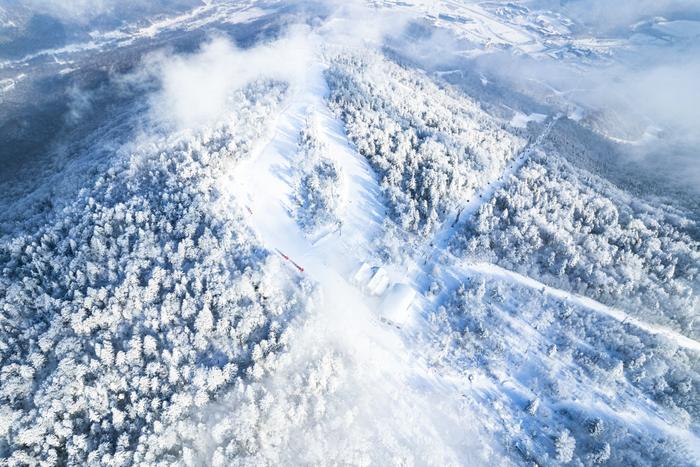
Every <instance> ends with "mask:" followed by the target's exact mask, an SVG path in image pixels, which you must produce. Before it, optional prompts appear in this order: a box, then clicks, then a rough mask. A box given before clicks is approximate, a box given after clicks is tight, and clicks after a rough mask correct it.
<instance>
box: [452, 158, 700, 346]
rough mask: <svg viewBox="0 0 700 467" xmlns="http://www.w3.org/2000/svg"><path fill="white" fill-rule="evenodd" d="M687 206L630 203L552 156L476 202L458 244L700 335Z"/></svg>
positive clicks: (698, 251) (695, 248)
mask: <svg viewBox="0 0 700 467" xmlns="http://www.w3.org/2000/svg"><path fill="white" fill-rule="evenodd" d="M694 229H697V226H696V223H695V222H694V221H693V220H692V219H690V218H688V217H687V216H686V215H684V213H682V212H677V211H676V210H674V209H671V208H668V207H666V208H665V207H664V206H650V205H649V204H646V203H644V202H643V201H641V200H636V199H634V198H633V197H631V196H629V195H626V194H625V193H623V192H621V191H619V190H616V189H615V188H614V187H613V186H611V185H610V184H609V183H606V182H605V181H603V180H601V179H600V178H598V177H596V176H595V175H592V174H590V173H586V172H584V171H582V170H575V169H574V168H573V167H572V166H571V164H569V163H567V162H566V161H565V160H564V159H563V158H561V157H560V156H558V155H557V154H556V153H548V154H540V155H538V156H537V157H534V158H532V159H531V161H530V162H528V163H527V164H526V165H525V167H523V168H522V170H521V171H520V172H519V174H518V176H517V177H513V179H511V180H510V181H509V183H508V184H507V186H505V187H504V188H503V189H501V190H499V191H498V192H496V193H495V195H494V197H493V198H492V199H490V200H489V201H488V202H487V203H484V204H483V205H481V207H480V208H479V211H478V213H477V214H476V215H475V216H474V218H473V219H471V220H470V221H469V222H468V224H467V226H466V228H465V231H464V232H463V234H462V236H461V237H459V238H458V239H456V241H457V242H458V243H460V247H458V249H461V250H463V252H464V253H465V254H467V255H471V256H474V257H480V258H486V259H489V260H495V261H497V262H498V263H499V264H501V265H502V266H504V267H506V268H509V269H514V270H517V271H520V272H523V273H525V274H532V275H534V276H535V277H538V278H540V279H541V280H542V281H543V282H545V283H547V284H551V285H554V286H556V287H563V288H566V289H567V290H571V291H574V292H576V293H579V294H583V295H588V296H590V297H592V298H595V299H596V300H601V301H602V302H604V303H608V304H613V305H618V306H621V307H623V308H625V309H627V310H629V311H630V312H631V313H633V314H635V315H638V316H640V317H642V318H644V319H648V320H650V321H652V322H657V323H661V324H664V325H668V326H671V327H674V328H677V329H678V330H680V331H681V332H683V333H684V334H688V335H690V336H693V337H698V332H699V330H698V329H696V327H694V321H695V319H696V311H697V310H698V307H700V301H699V300H700V298H699V297H698V295H697V290H698V289H699V288H700V275H699V274H700V269H699V267H700V244H699V243H698V242H697V240H695V239H694V238H693V236H692V234H691V233H689V232H692V231H693V230H694Z"/></svg>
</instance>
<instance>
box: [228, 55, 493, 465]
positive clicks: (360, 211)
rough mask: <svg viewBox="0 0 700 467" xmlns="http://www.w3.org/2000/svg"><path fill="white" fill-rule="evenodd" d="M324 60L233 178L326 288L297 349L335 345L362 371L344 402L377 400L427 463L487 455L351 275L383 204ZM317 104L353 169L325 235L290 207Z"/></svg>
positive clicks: (438, 381)
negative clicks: (332, 101)
mask: <svg viewBox="0 0 700 467" xmlns="http://www.w3.org/2000/svg"><path fill="white" fill-rule="evenodd" d="M322 70H323V65H322V63H320V62H315V63H314V65H313V67H312V68H311V69H310V70H309V75H308V77H307V81H306V82H305V83H303V84H302V85H300V86H298V87H297V88H296V89H295V90H294V91H293V93H292V96H291V97H290V99H289V102H288V103H287V106H286V108H285V110H284V111H283V112H282V113H281V115H280V116H279V117H278V119H277V121H276V122H275V124H274V129H273V131H272V135H271V138H270V140H269V141H268V142H266V143H265V144H264V145H262V146H261V147H260V148H259V150H258V151H256V153H255V155H254V156H253V157H252V158H250V159H249V160H247V161H245V162H243V163H241V164H240V165H239V166H237V167H236V169H235V170H234V172H233V173H232V175H231V180H230V181H228V182H227V184H228V189H230V190H231V191H232V194H233V196H234V197H235V198H236V199H238V200H239V202H240V203H242V204H243V205H244V207H245V208H246V211H247V212H248V221H249V222H250V225H251V226H252V228H253V230H254V231H255V232H256V234H257V235H258V236H259V237H260V239H261V241H262V242H263V244H264V245H266V246H267V248H268V249H269V250H270V251H273V252H274V251H276V252H278V253H280V260H281V261H284V262H286V263H287V264H288V266H289V267H290V270H291V271H292V272H293V273H294V274H299V275H301V276H303V277H304V278H308V279H310V280H311V281H313V282H315V283H317V284H318V287H319V289H320V292H321V295H322V303H321V305H320V306H321V308H322V311H321V313H320V316H319V318H318V319H317V320H315V321H314V322H313V323H312V324H310V325H309V326H308V327H307V328H305V330H304V331H303V332H304V336H306V337H305V338H304V339H302V340H304V341H307V342H299V343H298V345H296V346H292V348H291V350H290V352H291V353H292V354H293V355H292V358H293V359H294V360H295V361H299V362H300V364H308V363H303V362H305V361H306V360H307V358H306V357H304V355H305V352H309V349H310V348H314V347H317V346H323V345H327V346H329V347H331V348H335V349H336V350H337V351H338V352H339V353H340V354H341V355H344V356H346V357H347V358H348V359H349V361H351V362H352V363H351V365H352V367H353V368H354V370H353V371H354V372H356V374H355V375H354V377H353V382H352V385H351V386H350V388H349V395H346V397H349V398H350V399H351V400H350V401H349V402H348V401H346V404H348V405H350V406H359V407H363V406H371V407H373V409H372V410H371V411H369V413H367V414H366V415H367V417H368V419H376V420H382V422H381V424H382V427H383V428H382V429H386V430H387V431H390V432H394V433H401V434H402V435H401V437H402V438H403V439H404V440H405V442H406V443H408V444H407V446H408V448H407V449H409V451H411V450H416V453H415V455H416V456H418V458H421V456H425V455H427V454H426V453H429V452H431V451H435V452H434V453H433V454H432V455H431V456H432V457H422V458H423V459H425V461H426V462H428V463H431V464H436V465H439V464H441V463H442V462H448V463H451V462H462V461H465V460H470V463H472V464H481V463H483V462H484V460H485V459H486V458H487V456H488V453H489V451H490V449H484V448H483V447H477V446H476V440H478V439H479V437H480V435H479V433H478V429H477V428H475V426H474V424H473V422H472V421H471V420H470V418H471V417H470V414H469V412H468V411H465V410H464V408H463V403H464V402H463V400H462V398H461V395H460V394H461V393H460V391H459V390H458V388H457V386H455V385H454V384H453V383H452V382H450V381H449V379H446V378H443V377H442V376H441V375H439V374H437V373H435V372H434V371H432V370H430V369H429V368H427V367H426V366H425V365H424V363H423V360H422V359H420V358H417V356H416V353H415V349H411V348H409V347H407V345H406V341H405V339H403V337H402V336H401V335H400V333H399V332H398V331H397V330H396V329H395V328H394V327H392V326H388V325H386V324H385V323H383V322H381V321H380V319H379V317H378V316H377V314H376V309H377V306H378V304H379V299H378V298H376V297H371V296H367V295H365V294H364V293H363V291H362V290H361V289H360V288H359V287H358V285H357V284H354V283H353V282H352V280H351V278H352V276H353V273H354V272H355V269H356V268H357V267H358V265H359V264H360V263H361V262H362V261H364V260H366V259H367V258H368V257H370V256H371V249H370V247H371V243H372V240H373V237H374V236H375V235H377V234H378V233H379V230H380V226H381V220H382V219H383V214H384V207H383V205H382V204H381V194H380V191H379V186H378V185H377V181H376V179H375V177H374V174H373V172H372V171H371V170H370V168H369V166H368V165H367V162H366V161H365V160H364V159H363V158H362V157H361V156H360V155H359V154H358V153H357V152H356V151H354V150H353V149H352V147H351V146H350V145H349V143H348V141H347V139H346V137H345V134H344V129H343V125H342V122H340V121H338V120H337V119H335V118H334V117H333V116H332V115H331V113H330V111H329V110H328V109H327V107H326V105H325V103H324V102H323V98H324V95H325V93H326V92H327V88H326V85H325V81H324V80H323V76H322ZM310 112H312V113H315V114H316V116H317V119H316V121H317V124H318V126H319V127H320V129H321V130H322V132H321V135H322V137H323V138H324V139H325V141H324V142H325V143H326V145H327V148H328V155H329V157H331V158H332V159H333V160H334V161H335V162H337V163H338V164H339V165H340V167H341V170H342V173H343V177H344V179H345V200H346V203H345V205H344V207H343V209H342V210H341V213H340V217H341V220H342V223H343V224H342V228H341V229H339V230H337V231H334V232H330V233H328V234H327V235H325V236H324V237H323V238H321V239H309V238H307V237H306V236H305V235H304V233H303V232H302V231H301V230H300V228H299V227H298V225H297V224H296V223H295V222H294V220H293V218H292V217H291V216H290V208H289V203H290V199H291V191H292V185H291V174H292V172H293V167H292V166H291V165H290V164H291V163H292V160H293V156H294V155H295V153H296V151H297V138H298V135H299V132H300V131H301V129H302V128H303V126H304V124H305V122H306V119H307V117H308V115H309V113H310ZM285 257H287V258H289V260H287V259H285ZM294 263H296V265H298V266H299V267H296V265H295V264H294ZM323 340H327V341H328V342H326V343H325V344H324V342H322V341H323ZM308 358H311V354H308ZM273 384H274V383H273ZM280 384H284V383H280ZM377 423H379V422H377ZM350 437H352V435H350ZM438 453H439V454H438ZM435 456H437V457H435Z"/></svg>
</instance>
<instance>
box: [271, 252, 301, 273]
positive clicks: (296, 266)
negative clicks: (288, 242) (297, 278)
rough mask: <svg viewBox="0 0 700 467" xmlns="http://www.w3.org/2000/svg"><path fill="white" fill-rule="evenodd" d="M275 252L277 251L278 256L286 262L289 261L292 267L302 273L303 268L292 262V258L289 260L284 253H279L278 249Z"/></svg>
mask: <svg viewBox="0 0 700 467" xmlns="http://www.w3.org/2000/svg"><path fill="white" fill-rule="evenodd" d="M275 251H277V253H279V254H280V256H281V257H282V258H284V259H285V260H286V261H289V262H290V263H292V264H293V265H294V267H295V268H297V269H298V270H299V272H304V268H302V267H301V266H299V264H297V263H296V261H294V260H293V259H292V258H290V257H289V256H287V255H285V254H284V253H282V251H280V249H279V248H275Z"/></svg>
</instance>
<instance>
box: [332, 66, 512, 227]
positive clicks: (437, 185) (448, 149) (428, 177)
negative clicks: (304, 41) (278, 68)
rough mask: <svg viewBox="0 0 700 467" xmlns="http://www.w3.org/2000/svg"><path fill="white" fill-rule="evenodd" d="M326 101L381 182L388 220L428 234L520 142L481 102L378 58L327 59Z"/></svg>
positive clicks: (498, 169) (496, 171)
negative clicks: (389, 212)
mask: <svg viewBox="0 0 700 467" xmlns="http://www.w3.org/2000/svg"><path fill="white" fill-rule="evenodd" d="M331 63H332V64H331V67H330V68H329V70H328V72H327V79H328V83H329V86H330V88H331V95H330V97H329V102H330V105H331V107H332V108H333V109H334V110H336V112H337V113H338V115H339V116H340V117H341V118H342V119H343V121H344V122H345V124H346V125H347V128H348V136H349V138H350V139H351V140H352V142H353V143H355V145H356V146H357V150H358V151H359V152H360V154H362V155H363V156H365V157H367V159H368V160H369V161H370V163H371V164H372V167H373V168H374V170H376V171H377V173H378V174H379V176H380V177H381V182H380V183H381V186H382V190H383V191H384V194H385V196H386V198H387V201H388V203H389V205H390V206H391V210H392V218H393V219H394V220H395V221H396V222H398V223H399V224H400V225H401V227H402V228H404V229H406V230H409V231H411V232H418V233H429V232H431V231H433V230H434V229H435V228H436V227H437V226H438V224H439V223H440V222H442V221H444V220H445V218H446V216H447V214H448V213H450V212H452V211H455V210H457V209H458V207H459V206H460V204H461V203H465V202H466V201H468V199H469V198H470V197H471V196H475V195H476V194H475V192H476V190H477V189H478V188H480V187H483V186H484V185H486V184H487V183H489V182H490V181H492V180H494V179H496V178H498V175H499V174H500V173H501V171H502V170H503V169H504V167H505V166H506V164H507V163H508V162H509V161H510V160H511V159H513V158H514V157H515V155H516V153H517V151H518V150H519V149H520V148H522V146H523V144H524V142H523V141H522V140H521V139H520V138H518V137H516V136H514V135H512V134H509V133H508V132H506V131H505V130H504V129H503V128H502V126H503V125H501V124H499V123H498V122H497V121H495V120H494V119H493V118H492V117H490V116H489V115H488V114H486V113H485V112H483V111H482V110H481V109H480V108H479V105H478V103H476V102H474V101H473V100H471V99H469V98H468V97H466V96H464V95H461V96H460V95H455V94H453V93H451V92H449V90H447V89H444V88H441V87H439V86H438V85H436V84H435V83H433V82H432V81H430V80H429V79H426V77H425V76H423V75H422V74H421V73H416V72H415V71H414V72H410V71H407V70H405V69H404V68H402V67H401V66H400V65H397V64H396V63H393V62H391V61H389V60H387V59H385V58H382V57H381V56H380V55H377V54H363V55H356V54H351V55H341V56H339V57H334V58H333V59H331Z"/></svg>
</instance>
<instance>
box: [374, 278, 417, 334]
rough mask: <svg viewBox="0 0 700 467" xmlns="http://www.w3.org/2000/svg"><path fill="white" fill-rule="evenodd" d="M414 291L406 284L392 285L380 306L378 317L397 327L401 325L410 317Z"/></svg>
mask: <svg viewBox="0 0 700 467" xmlns="http://www.w3.org/2000/svg"><path fill="white" fill-rule="evenodd" d="M415 297H416V290H415V289H414V288H413V287H411V286H410V285H408V284H399V283H397V284H393V285H392V286H391V288H390V289H389V290H388V291H387V293H386V295H385V296H384V299H383V300H382V303H381V305H380V309H379V314H380V316H381V317H382V318H383V319H384V320H386V321H389V322H391V323H393V324H396V325H398V326H401V325H403V324H404V323H405V322H406V321H407V320H408V318H409V316H410V308H411V304H412V303H413V299H414V298H415Z"/></svg>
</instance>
